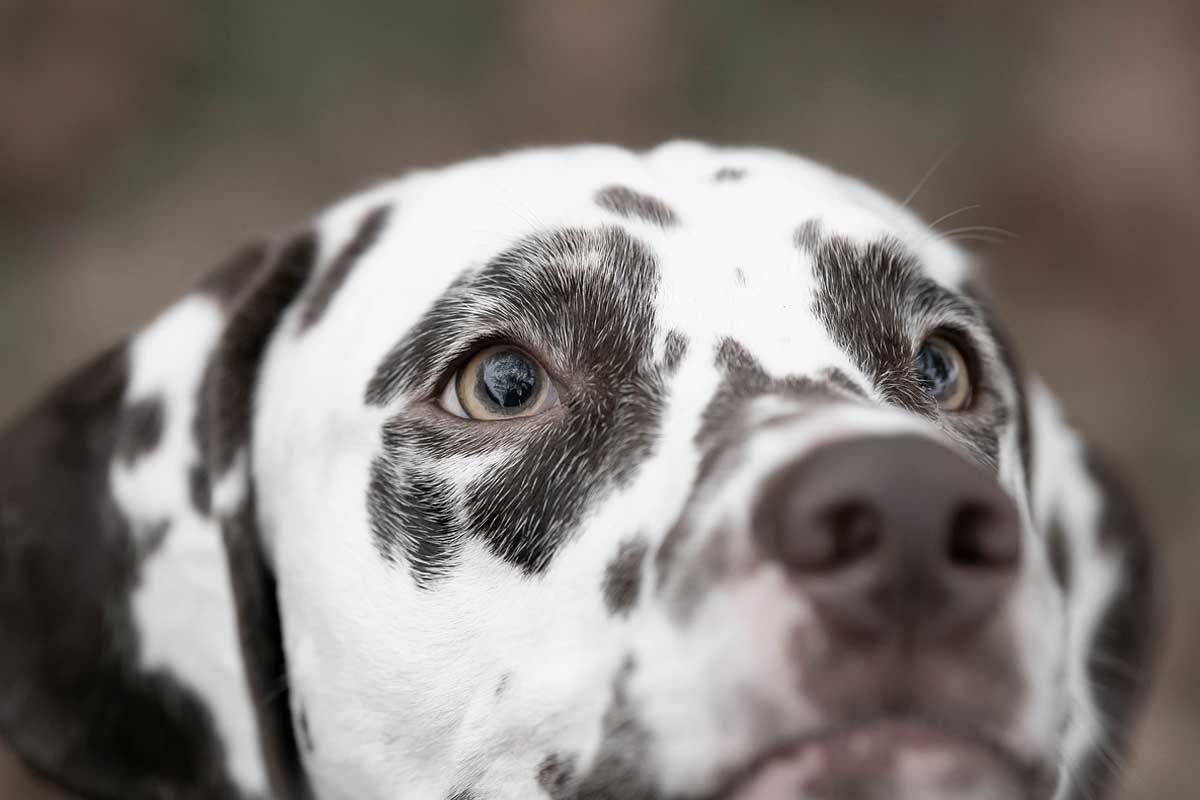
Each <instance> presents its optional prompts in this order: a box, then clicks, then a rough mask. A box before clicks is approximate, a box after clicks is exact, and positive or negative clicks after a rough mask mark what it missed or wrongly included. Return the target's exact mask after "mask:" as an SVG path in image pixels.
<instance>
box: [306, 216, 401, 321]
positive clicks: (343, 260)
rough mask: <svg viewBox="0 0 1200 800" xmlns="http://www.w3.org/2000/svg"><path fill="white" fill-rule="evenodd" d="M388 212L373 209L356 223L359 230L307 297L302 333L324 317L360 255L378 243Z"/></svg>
mask: <svg viewBox="0 0 1200 800" xmlns="http://www.w3.org/2000/svg"><path fill="white" fill-rule="evenodd" d="M391 212H392V207H391V205H389V204H384V205H380V206H376V207H375V208H373V209H372V210H371V211H370V212H369V213H368V214H367V215H366V216H364V217H363V218H362V221H361V222H359V223H358V229H357V230H356V231H355V232H354V236H352V237H351V238H350V241H348V242H346V244H345V246H343V247H342V249H341V252H339V253H338V254H337V256H335V257H334V259H333V262H332V263H331V264H330V265H329V267H328V269H326V270H325V271H324V272H323V273H321V274H320V275H319V276H318V277H317V282H316V285H315V286H314V287H313V289H312V293H311V294H309V296H308V302H307V304H306V305H305V306H304V311H303V313H302V314H301V315H300V332H301V333H303V332H305V331H307V330H308V329H309V328H310V327H312V326H313V325H314V324H315V323H316V322H318V321H319V320H320V319H321V317H322V316H323V315H324V314H325V310H326V309H328V308H329V304H330V302H331V301H332V300H333V297H334V295H335V294H337V292H338V290H339V289H341V288H342V284H344V283H345V282H346V278H347V277H348V276H349V275H350V270H351V269H353V268H354V265H355V264H356V263H357V262H358V260H359V259H360V258H361V257H362V255H363V254H364V253H366V252H367V251H368V250H370V249H371V247H372V246H373V245H374V244H375V242H376V241H378V240H379V235H380V234H381V233H382V232H383V229H384V227H385V226H386V225H387V221H388V218H389V217H390V216H391Z"/></svg>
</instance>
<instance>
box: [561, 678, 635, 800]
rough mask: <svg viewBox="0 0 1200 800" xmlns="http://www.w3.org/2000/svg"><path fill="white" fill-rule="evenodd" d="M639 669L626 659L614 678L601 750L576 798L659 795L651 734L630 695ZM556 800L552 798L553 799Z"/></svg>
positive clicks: (581, 781) (624, 798) (630, 798)
mask: <svg viewBox="0 0 1200 800" xmlns="http://www.w3.org/2000/svg"><path fill="white" fill-rule="evenodd" d="M636 668H637V664H636V662H635V661H634V658H633V656H626V658H625V661H624V662H623V663H622V665H621V668H620V669H619V670H617V674H616V676H615V677H614V678H613V685H612V699H611V700H610V702H609V706H608V709H607V710H606V711H605V712H604V718H603V719H602V720H601V723H600V726H601V728H600V747H599V750H598V751H597V753H596V757H595V759H594V760H593V761H592V764H591V766H590V768H589V769H588V772H587V774H586V775H584V776H583V777H582V778H580V779H579V781H578V784H577V785H578V789H577V792H576V794H575V795H574V796H575V797H578V798H581V800H582V798H589V799H590V798H608V797H611V798H617V797H619V798H622V800H654V799H655V798H657V797H658V796H659V795H658V792H657V791H656V789H655V781H654V777H653V776H652V775H650V774H648V770H649V768H650V765H651V759H650V733H649V732H648V731H647V730H646V728H645V726H644V725H643V724H642V722H641V720H640V719H639V718H638V715H637V706H636V705H635V704H634V702H633V700H632V698H630V696H629V683H630V681H631V680H632V678H633V673H634V671H635V669H636ZM552 797H553V796H552Z"/></svg>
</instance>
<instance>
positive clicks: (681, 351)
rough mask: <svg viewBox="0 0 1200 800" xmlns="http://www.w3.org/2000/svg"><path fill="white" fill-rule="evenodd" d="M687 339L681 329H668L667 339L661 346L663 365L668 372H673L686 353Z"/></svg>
mask: <svg viewBox="0 0 1200 800" xmlns="http://www.w3.org/2000/svg"><path fill="white" fill-rule="evenodd" d="M687 348H688V341H687V337H686V336H684V335H683V332H682V331H674V330H673V331H668V332H667V340H666V343H665V344H664V346H663V367H664V368H665V369H666V371H667V373H668V374H674V372H675V370H677V369H679V365H680V364H682V363H683V358H684V356H686V355H687Z"/></svg>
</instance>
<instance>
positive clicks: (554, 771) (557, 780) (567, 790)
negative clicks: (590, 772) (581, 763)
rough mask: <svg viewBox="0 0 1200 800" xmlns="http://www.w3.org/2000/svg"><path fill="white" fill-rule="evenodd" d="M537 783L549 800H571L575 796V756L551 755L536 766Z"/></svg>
mask: <svg viewBox="0 0 1200 800" xmlns="http://www.w3.org/2000/svg"><path fill="white" fill-rule="evenodd" d="M537 783H538V786H540V787H542V790H543V791H545V792H546V794H547V795H549V796H550V800H572V798H577V797H578V795H577V794H575V791H574V790H575V756H573V755H563V754H561V753H551V754H549V755H548V756H546V757H545V758H543V759H542V763H541V764H539V765H538V771H537Z"/></svg>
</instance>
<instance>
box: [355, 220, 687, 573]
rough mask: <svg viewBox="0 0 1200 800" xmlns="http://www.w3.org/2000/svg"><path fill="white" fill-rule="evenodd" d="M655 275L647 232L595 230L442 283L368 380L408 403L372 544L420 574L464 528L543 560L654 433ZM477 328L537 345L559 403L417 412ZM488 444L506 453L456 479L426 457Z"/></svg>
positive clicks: (391, 448) (381, 483) (487, 449)
mask: <svg viewBox="0 0 1200 800" xmlns="http://www.w3.org/2000/svg"><path fill="white" fill-rule="evenodd" d="M658 282H659V274H658V267H657V264H656V263H655V261H654V258H653V256H652V255H651V254H650V251H649V250H648V249H647V248H646V247H645V245H643V244H642V243H641V242H639V241H638V240H636V239H634V238H633V237H631V236H629V234H627V233H625V232H624V231H622V230H620V229H618V228H602V229H599V230H559V231H555V232H552V233H548V234H540V235H535V236H531V237H529V238H527V239H525V240H523V241H522V242H520V243H518V244H517V245H516V246H515V247H513V248H512V249H510V250H508V251H506V252H504V253H501V254H500V255H499V256H497V257H496V258H495V259H493V260H492V261H491V262H490V263H489V264H487V265H486V266H485V267H483V268H482V269H481V270H480V271H479V272H477V273H475V274H474V275H471V276H469V277H467V278H464V279H463V280H460V281H459V282H457V283H456V284H455V285H454V286H452V287H451V288H450V289H449V290H448V291H447V292H446V294H445V295H444V296H443V297H442V298H441V299H440V300H438V301H437V302H436V303H435V304H434V306H433V307H432V308H431V309H430V310H429V311H428V312H427V313H426V314H425V316H424V317H423V318H422V319H421V320H420V321H419V322H418V323H417V324H416V326H414V328H413V329H412V330H411V331H410V332H409V333H408V335H407V336H406V337H405V338H404V339H403V340H402V341H401V342H400V343H399V344H397V345H396V347H395V348H393V350H392V352H391V353H389V354H388V355H387V357H386V358H385V359H384V361H383V362H382V363H381V364H380V366H379V368H378V370H377V371H376V374H375V376H374V377H373V378H372V380H371V382H370V384H369V385H368V387H367V392H366V399H367V402H368V403H371V404H374V405H383V404H386V403H388V402H391V401H392V400H393V399H394V398H396V397H397V396H398V395H401V394H403V395H404V396H405V397H406V398H407V400H408V401H409V405H407V406H406V407H405V408H404V409H403V410H401V412H400V413H399V414H397V415H396V416H394V417H393V418H391V419H390V420H389V421H388V422H387V423H386V424H385V430H384V442H383V444H384V448H383V450H384V454H383V456H382V457H381V458H380V460H378V461H377V462H376V465H375V468H374V470H373V475H372V481H371V490H370V498H369V500H368V507H369V509H370V513H371V519H372V527H373V530H374V532H375V536H376V542H377V544H378V545H379V547H380V550H381V552H383V553H384V554H385V556H388V557H392V558H394V557H396V556H397V555H402V556H404V557H405V558H406V559H407V560H408V562H409V565H410V568H411V569H412V570H413V573H414V576H417V577H418V582H419V583H421V584H422V585H426V586H428V585H429V583H430V581H432V580H434V579H436V578H437V577H438V576H440V575H442V574H444V572H445V571H446V570H447V569H449V568H450V567H451V566H452V564H453V562H454V559H455V558H456V556H457V553H458V550H459V548H460V546H461V544H462V542H463V541H464V540H465V539H466V538H467V537H478V538H480V539H482V540H483V541H484V542H485V543H486V544H487V546H488V547H489V548H490V549H491V551H492V552H493V553H494V554H495V555H497V556H498V557H500V558H502V559H504V560H506V561H508V562H509V563H511V564H513V565H514V566H517V567H519V568H520V569H522V570H524V571H526V572H530V573H536V572H539V571H541V570H542V569H544V568H545V567H546V565H547V564H548V563H549V561H550V558H551V557H552V556H553V554H554V553H555V552H556V551H557V549H558V546H559V545H560V544H561V543H562V542H563V540H564V539H565V538H566V537H567V536H569V535H570V533H571V531H572V530H573V529H574V527H575V525H576V524H577V522H578V520H579V519H580V517H581V516H582V514H583V511H584V509H585V508H586V506H587V505H588V504H589V503H591V502H592V501H593V500H594V499H596V498H597V497H599V496H600V495H601V494H603V493H605V492H607V491H609V490H611V489H612V488H614V487H617V486H621V485H624V484H625V483H626V482H627V481H628V480H629V479H630V478H631V477H632V476H633V474H634V472H635V470H636V469H637V467H638V465H639V464H640V463H641V462H642V461H643V460H644V459H645V458H646V457H647V456H648V455H649V454H650V452H651V451H652V448H653V446H654V444H655V441H656V438H657V435H658V422H659V417H660V414H661V409H662V404H663V395H664V393H665V388H664V387H665V382H664V375H663V369H662V367H661V365H659V364H656V363H655V360H654V353H653V343H654V341H655V333H656V324H655V319H654V314H655V311H654V299H655V297H656V294H657V291H658ZM480 298H486V302H481V301H480ZM481 337H483V338H482V339H481ZM483 340H487V341H489V342H493V341H511V342H514V343H517V344H520V345H521V346H523V347H526V349H529V350H531V351H535V352H537V353H539V356H540V357H541V358H543V359H544V361H545V362H546V363H547V366H548V367H549V368H550V369H551V370H552V371H557V372H558V374H560V375H563V376H564V382H565V385H564V386H563V387H562V389H561V391H560V396H561V399H562V403H561V406H560V407H559V408H556V409H554V410H553V411H552V412H550V413H547V414H544V415H541V416H537V417H531V418H528V419H525V420H519V421H515V422H513V423H512V424H508V423H490V424H487V423H479V424H473V423H468V422H463V421H461V420H457V419H450V418H447V417H445V416H442V415H439V414H433V413H429V412H428V411H421V410H420V409H422V408H424V405H422V404H424V403H428V402H430V401H431V400H432V399H433V396H434V395H435V393H436V391H437V389H438V388H439V387H440V386H441V385H442V383H443V382H444V381H445V380H446V375H447V373H448V371H449V369H450V368H451V367H452V366H453V365H454V364H455V362H456V361H458V360H459V359H461V358H463V357H465V356H466V355H468V354H470V353H471V352H473V351H475V350H477V349H478V348H479V347H480V346H481V341H483ZM501 425H502V426H503V427H500V426H501ZM501 432H502V433H503V435H500V434H501ZM498 448H504V449H506V450H507V451H508V453H507V455H506V457H505V458H504V459H503V460H502V461H500V462H499V464H498V465H497V466H496V467H495V468H489V469H488V470H486V471H484V472H481V473H480V474H479V476H478V477H477V478H476V479H475V480H473V481H471V482H470V484H469V485H467V486H466V487H465V488H463V489H461V490H460V489H459V488H458V487H457V486H455V485H453V484H452V483H451V482H450V481H448V480H446V479H445V478H444V477H443V476H442V475H441V474H440V472H439V471H438V470H439V467H438V461H439V459H441V458H444V457H446V456H452V455H458V456H473V457H483V456H485V455H488V454H491V453H493V452H495V451H496V450H497V449H498ZM431 498H432V499H431Z"/></svg>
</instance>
